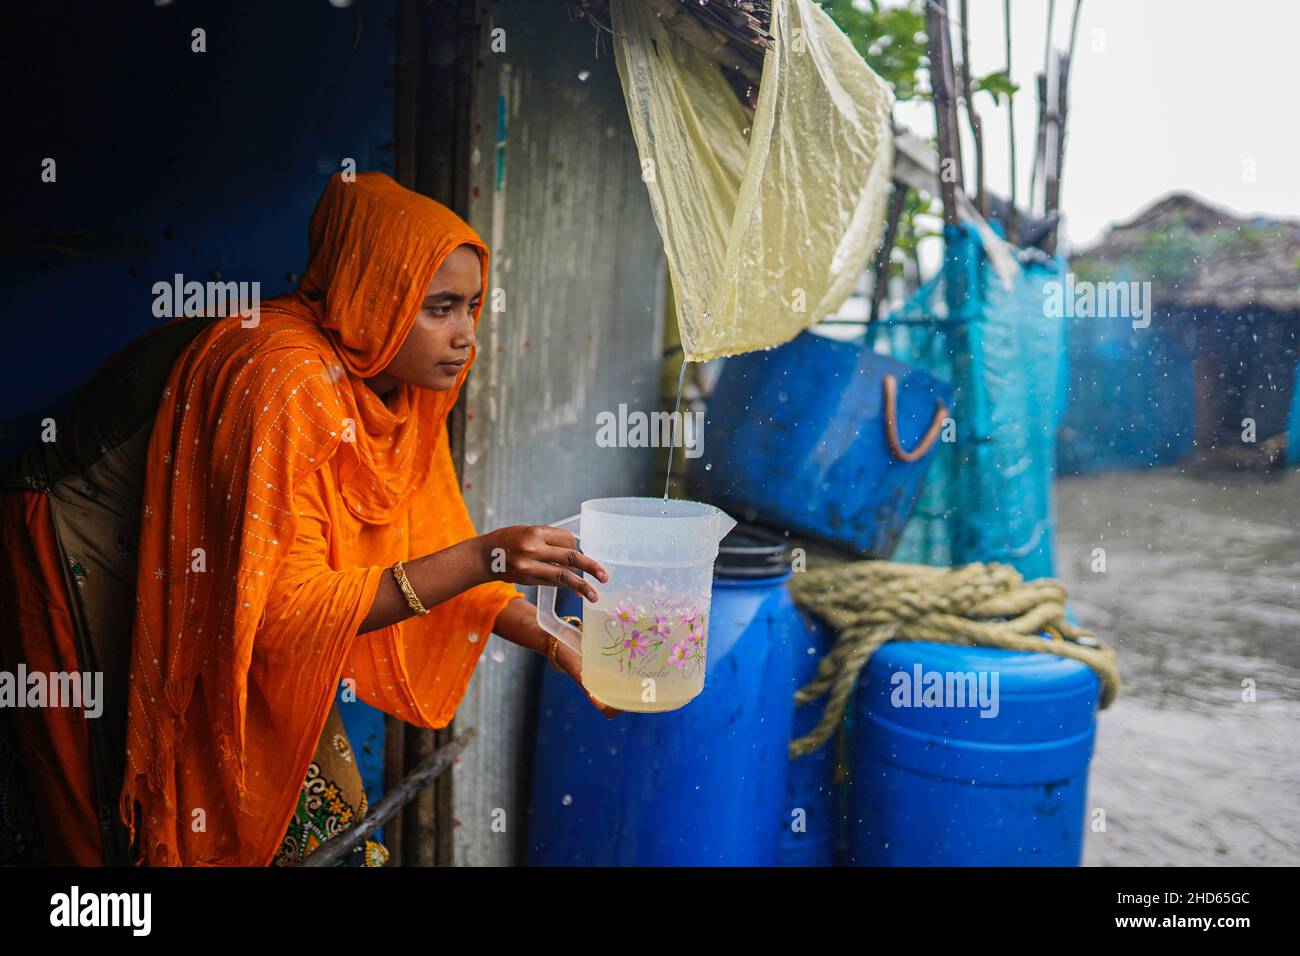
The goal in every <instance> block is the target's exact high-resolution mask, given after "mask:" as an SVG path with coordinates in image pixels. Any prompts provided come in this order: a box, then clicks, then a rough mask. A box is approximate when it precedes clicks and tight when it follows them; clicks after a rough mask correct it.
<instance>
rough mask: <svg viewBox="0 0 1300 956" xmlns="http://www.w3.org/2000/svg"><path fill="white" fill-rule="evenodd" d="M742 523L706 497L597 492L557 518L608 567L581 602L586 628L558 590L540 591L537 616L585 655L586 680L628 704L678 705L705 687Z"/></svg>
mask: <svg viewBox="0 0 1300 956" xmlns="http://www.w3.org/2000/svg"><path fill="white" fill-rule="evenodd" d="M735 525H736V522H735V520H734V519H733V518H731V517H730V516H729V515H727V514H726V513H725V512H723V511H721V510H720V509H718V508H715V507H713V506H712V505H706V504H703V503H701V502H698V501H681V500H677V499H671V500H665V499H663V498H596V499H592V500H590V501H584V502H583V503H582V511H581V513H580V514H577V515H574V516H573V517H572V518H566V519H565V520H564V521H559V522H555V526H556V527H560V528H565V529H566V530H569V531H572V532H573V533H574V534H576V535H577V536H578V546H579V547H580V548H581V550H582V552H583V553H584V554H586V555H587V556H588V557H591V558H593V559H594V560H596V561H597V562H599V563H600V564H601V565H602V566H603V567H604V568H605V570H606V571H608V572H609V581H607V582H605V583H603V584H602V583H600V582H598V581H595V580H594V579H590V578H589V580H591V583H592V584H593V585H594V586H595V587H596V591H597V593H598V594H599V600H597V601H596V602H595V603H592V602H588V601H584V602H583V605H582V630H581V631H579V630H578V629H577V628H575V627H572V626H571V625H569V624H567V623H565V622H564V621H561V620H560V619H559V618H557V617H556V616H555V588H553V587H539V588H538V589H537V608H538V611H537V620H538V623H540V624H541V626H542V627H543V628H544V629H545V630H546V631H548V632H549V633H551V634H554V635H555V636H556V637H558V638H559V639H560V640H562V641H564V642H565V643H566V644H568V645H569V646H571V647H573V648H574V649H575V650H578V651H580V652H581V654H582V683H583V685H584V686H585V687H586V688H587V690H588V691H590V692H591V694H592V696H593V697H595V698H596V699H597V700H599V701H601V702H603V703H605V704H608V705H610V706H611V707H616V708H618V709H619V710H627V711H636V712H641V713H654V712H660V711H669V710H676V709H677V708H679V707H681V706H683V705H684V704H686V703H687V702H689V701H690V700H692V699H693V698H694V697H696V696H697V695H698V694H699V693H700V691H701V690H703V689H704V673H705V664H706V661H707V655H708V629H709V607H710V605H711V603H712V597H713V562H714V561H715V560H716V558H717V556H718V544H719V542H720V541H721V540H722V539H723V537H725V536H726V534H727V532H729V531H730V530H731V529H732V528H733V527H735Z"/></svg>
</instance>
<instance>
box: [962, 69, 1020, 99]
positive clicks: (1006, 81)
mask: <svg viewBox="0 0 1300 956" xmlns="http://www.w3.org/2000/svg"><path fill="white" fill-rule="evenodd" d="M971 86H972V87H973V89H972V90H971V93H972V94H974V93H979V92H981V91H983V92H985V93H987V94H989V95H990V96H991V97H993V102H994V103H996V104H998V105H1001V104H1002V97H1004V96H1005V97H1006V98H1007V99H1008V100H1010V99H1011V97H1013V96H1015V95H1016V93H1018V92H1019V91H1020V86H1019V85H1018V84H1016V83H1012V82H1011V74H1010V73H1008V72H1007V71H1006V70H996V71H994V72H992V73H990V74H988V75H987V76H981V77H977V78H976V79H974V80H971Z"/></svg>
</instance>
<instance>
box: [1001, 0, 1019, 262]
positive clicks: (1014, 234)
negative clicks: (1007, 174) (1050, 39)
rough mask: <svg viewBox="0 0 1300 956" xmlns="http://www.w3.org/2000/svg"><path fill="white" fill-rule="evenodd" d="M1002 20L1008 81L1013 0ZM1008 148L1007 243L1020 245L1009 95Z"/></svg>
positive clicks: (1005, 7)
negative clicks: (1009, 171) (1009, 167)
mask: <svg viewBox="0 0 1300 956" xmlns="http://www.w3.org/2000/svg"><path fill="white" fill-rule="evenodd" d="M1002 20H1003V23H1004V24H1005V27H1006V61H1007V80H1008V81H1010V79H1011V0H1002ZM1007 140H1008V142H1007V147H1008V150H1007V152H1008V155H1009V156H1010V157H1011V190H1010V192H1011V199H1010V208H1009V209H1008V210H1007V221H1006V230H1007V241H1008V242H1010V243H1011V244H1012V245H1013V246H1018V245H1020V213H1019V210H1017V208H1016V177H1017V171H1016V103H1015V96H1014V95H1013V94H1011V93H1008V94H1007Z"/></svg>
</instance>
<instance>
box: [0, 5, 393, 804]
mask: <svg viewBox="0 0 1300 956" xmlns="http://www.w3.org/2000/svg"><path fill="white" fill-rule="evenodd" d="M358 17H360V20H359V21H358ZM5 20H6V23H5V28H4V30H3V35H2V36H0V64H2V65H0V69H3V70H4V71H5V73H6V74H7V75H6V83H5V86H4V89H5V91H6V102H5V106H4V115H5V118H6V122H5V126H6V136H5V148H4V150H3V151H0V152H3V154H4V155H3V159H2V162H3V175H2V176H0V181H3V189H4V200H3V203H2V204H0V210H2V213H0V215H2V216H3V218H2V219H0V322H3V328H4V330H5V333H6V344H7V347H6V348H5V349H3V350H0V468H3V469H4V470H6V471H7V470H8V468H9V466H10V465H11V464H12V462H13V459H14V457H15V456H16V455H17V453H18V451H19V450H20V449H21V448H22V446H23V445H24V444H25V443H26V442H27V441H29V440H32V439H33V438H35V436H36V434H37V430H38V428H39V423H40V420H41V419H42V418H44V417H45V416H47V415H54V414H55V413H56V412H57V410H58V408H59V406H60V404H61V403H62V402H64V401H66V400H68V399H70V398H71V397H72V396H74V395H75V394H76V392H77V391H78V390H79V388H80V387H81V385H82V384H84V382H85V381H86V380H87V379H88V378H89V377H90V375H91V374H92V373H93V372H94V370H95V369H96V368H97V367H98V366H99V364H100V363H101V362H103V361H104V359H106V358H107V357H108V356H109V355H110V354H111V353H112V352H114V351H115V350H116V349H118V348H120V347H121V346H123V345H125V344H126V343H127V342H129V341H131V340H132V339H133V338H135V337H136V336H137V335H139V334H140V333H142V332H143V331H145V330H146V329H148V328H150V327H152V326H154V325H156V324H158V323H159V322H160V320H159V319H157V318H155V317H154V315H153V312H152V307H153V300H154V295H153V292H152V287H153V284H154V283H155V282H157V281H160V280H167V281H170V279H171V277H172V276H173V275H174V274H175V273H177V272H179V273H182V274H183V275H184V276H185V278H186V279H187V280H189V279H196V280H199V281H208V280H209V279H211V278H216V277H218V276H219V277H220V278H221V279H222V280H224V281H232V280H233V281H247V282H252V281H257V282H260V283H261V294H262V297H263V298H269V297H271V296H273V295H277V294H279V293H280V292H283V291H286V290H287V289H289V288H292V287H293V286H294V285H295V284H296V281H297V279H296V277H297V274H298V273H299V272H301V271H302V269H303V266H304V265H305V259H306V251H307V223H308V219H309V217H310V215H311V212H312V209H313V208H314V207H315V204H316V199H317V197H318V196H319V195H320V191H321V188H322V187H323V185H324V183H325V180H326V178H327V176H328V175H329V174H330V173H332V172H334V171H335V170H337V169H339V168H340V163H341V161H342V160H343V159H344V158H345V157H350V158H352V159H355V160H356V164H357V168H358V169H362V170H367V169H376V170H383V171H386V172H391V171H392V140H393V90H392V82H393V73H394V65H395V57H394V49H395V45H394V39H395V31H396V2H395V0H366V2H365V4H364V7H363V10H362V12H361V13H360V14H359V13H358V11H357V8H356V7H346V8H337V7H335V6H332V5H331V3H329V2H326V0H277V2H275V3H253V2H233V3H232V2H210V0H209V2H205V0H184V2H179V3H172V4H170V5H168V6H164V7H156V6H154V5H153V4H152V3H150V2H140V0H136V2H132V3H114V4H107V3H105V4H91V3H65V2H50V0H43V2H42V3H40V4H22V5H19V6H16V7H14V8H13V9H12V10H7V11H6V14H5ZM195 28H202V29H203V30H205V31H206V48H207V52H204V53H197V52H193V51H192V43H193V39H192V33H191V31H192V30H194V29H195ZM46 157H49V158H52V159H54V160H55V162H56V167H55V172H56V179H55V181H54V182H52V183H45V182H42V181H41V172H42V162H43V160H44V159H45V158H46ZM343 716H344V721H345V723H346V724H347V725H348V731H349V734H350V735H351V736H352V738H353V744H354V747H355V749H356V751H357V753H358V755H359V757H360V759H361V766H362V770H363V776H364V777H365V782H366V789H367V792H368V794H369V796H370V800H371V802H372V803H373V802H374V801H375V800H376V799H377V798H378V796H379V794H380V792H381V781H382V757H383V723H382V719H381V717H382V715H380V714H379V713H378V712H377V711H375V710H374V709H373V708H370V707H368V706H367V705H365V704H360V703H353V704H347V705H345V707H344V709H343Z"/></svg>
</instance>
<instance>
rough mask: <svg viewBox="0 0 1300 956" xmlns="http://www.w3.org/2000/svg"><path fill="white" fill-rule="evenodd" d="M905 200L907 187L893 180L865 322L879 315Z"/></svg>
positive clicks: (873, 319)
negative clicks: (887, 216) (868, 311)
mask: <svg viewBox="0 0 1300 956" xmlns="http://www.w3.org/2000/svg"><path fill="white" fill-rule="evenodd" d="M906 202H907V187H906V186H905V185H903V184H902V183H900V182H899V181H898V180H894V194H893V195H892V196H890V197H889V218H888V219H886V220H885V238H884V239H882V240H881V242H880V249H879V250H877V252H876V268H875V279H874V281H873V282H872V284H871V314H870V315H869V316H867V324H868V325H870V324H871V323H872V322H874V321H876V318H877V316H879V315H880V303H881V302H883V301H884V299H885V287H886V286H887V285H888V284H889V256H890V254H891V253H892V252H893V251H894V240H895V237H896V236H897V235H898V221H899V220H900V219H901V218H902V216H903V206H904V204H905V203H906Z"/></svg>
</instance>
